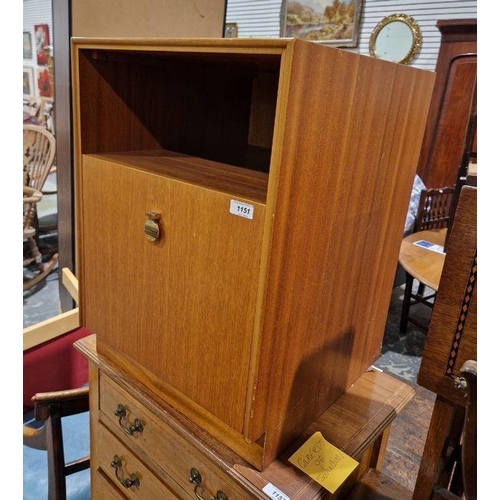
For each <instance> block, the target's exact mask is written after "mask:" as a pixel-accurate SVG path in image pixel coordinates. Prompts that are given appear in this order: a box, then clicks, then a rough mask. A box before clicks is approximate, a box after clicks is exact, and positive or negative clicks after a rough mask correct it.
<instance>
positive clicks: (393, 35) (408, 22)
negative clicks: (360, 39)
mask: <svg viewBox="0 0 500 500" xmlns="http://www.w3.org/2000/svg"><path fill="white" fill-rule="evenodd" d="M421 45H422V33H421V31H420V28H419V26H418V24H417V23H416V22H415V20H414V19H413V18H412V17H411V16H408V15H407V14H392V15H390V16H387V17H385V18H384V19H382V21H380V22H379V23H378V24H377V26H375V29H374V30H373V33H372V34H371V36H370V55H371V56H372V57H376V58H378V59H384V60H386V61H392V62H397V63H400V64H408V63H410V62H411V61H412V60H413V59H414V57H415V56H416V54H417V52H418V51H419V50H420V46H421Z"/></svg>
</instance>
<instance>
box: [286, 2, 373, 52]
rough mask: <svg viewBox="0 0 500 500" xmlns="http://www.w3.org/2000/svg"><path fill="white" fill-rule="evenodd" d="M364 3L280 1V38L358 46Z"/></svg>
mask: <svg viewBox="0 0 500 500" xmlns="http://www.w3.org/2000/svg"><path fill="white" fill-rule="evenodd" d="M362 9H363V0H298V1H297V0H283V3H282V8H281V23H280V25H281V30H280V31H281V33H280V35H281V37H284V38H301V39H304V40H309V41H314V42H318V43H322V44H325V45H333V46H336V47H357V46H358V37H359V25H360V20H361V13H362Z"/></svg>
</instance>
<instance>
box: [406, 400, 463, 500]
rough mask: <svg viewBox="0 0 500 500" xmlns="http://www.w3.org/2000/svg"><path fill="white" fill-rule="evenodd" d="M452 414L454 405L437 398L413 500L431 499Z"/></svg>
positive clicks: (438, 474)
mask: <svg viewBox="0 0 500 500" xmlns="http://www.w3.org/2000/svg"><path fill="white" fill-rule="evenodd" d="M454 414H455V405H453V404H450V403H449V402H448V401H446V400H444V399H442V398H440V397H439V396H438V397H437V398H436V401H435V403H434V410H433V412H432V417H431V422H430V425H429V430H428V432H427V439H426V441H425V447H424V452H423V453H422V458H421V461H420V468H419V470H418V475H417V481H416V483H415V489H414V491H413V500H430V499H431V498H432V494H433V490H434V485H435V484H436V483H437V482H438V479H439V476H440V467H441V465H442V456H443V449H444V447H445V443H446V440H447V437H448V435H449V431H450V425H451V423H452V421H453V417H454Z"/></svg>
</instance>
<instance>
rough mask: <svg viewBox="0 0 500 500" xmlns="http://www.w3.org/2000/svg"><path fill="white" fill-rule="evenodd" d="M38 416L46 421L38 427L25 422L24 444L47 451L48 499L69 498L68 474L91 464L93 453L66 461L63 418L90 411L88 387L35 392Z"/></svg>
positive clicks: (34, 400)
mask: <svg viewBox="0 0 500 500" xmlns="http://www.w3.org/2000/svg"><path fill="white" fill-rule="evenodd" d="M32 400H33V402H34V404H35V409H34V411H35V414H34V415H35V419H36V420H41V421H44V424H43V426H42V427H41V428H39V429H36V428H33V427H28V426H26V425H23V444H24V445H25V446H28V447H30V448H35V449H37V450H45V451H47V458H48V499H49V500H66V477H67V476H69V475H71V474H74V473H75V472H80V471H82V470H85V469H88V468H90V456H85V457H82V458H79V459H77V460H73V461H71V462H66V461H65V455H64V439H63V429H62V419H63V418H64V417H67V416H70V415H77V414H79V413H83V412H86V411H89V391H88V387H82V388H78V389H70V390H67V391H58V392H45V393H38V394H35V396H33V398H32Z"/></svg>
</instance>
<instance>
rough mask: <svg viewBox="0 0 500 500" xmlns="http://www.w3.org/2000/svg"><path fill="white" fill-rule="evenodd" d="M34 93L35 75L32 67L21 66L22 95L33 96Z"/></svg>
mask: <svg viewBox="0 0 500 500" xmlns="http://www.w3.org/2000/svg"><path fill="white" fill-rule="evenodd" d="M34 95H35V75H34V71H33V68H29V67H26V66H24V67H23V97H25V98H28V97H33V96H34Z"/></svg>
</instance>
